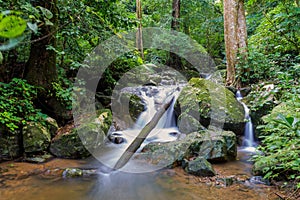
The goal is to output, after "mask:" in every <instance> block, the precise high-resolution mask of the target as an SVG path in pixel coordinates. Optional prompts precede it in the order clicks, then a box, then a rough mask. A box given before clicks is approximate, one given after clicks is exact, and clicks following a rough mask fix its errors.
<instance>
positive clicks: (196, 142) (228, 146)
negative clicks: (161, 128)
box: [140, 130, 237, 167]
mask: <svg viewBox="0 0 300 200" xmlns="http://www.w3.org/2000/svg"><path fill="white" fill-rule="evenodd" d="M142 152H143V154H142V155H140V157H142V158H145V159H146V160H147V161H149V162H150V163H152V164H154V165H159V166H165V167H171V166H176V165H178V164H180V163H182V162H183V160H185V159H187V160H190V159H193V158H197V157H203V158H204V159H206V160H210V161H227V160H233V159H235V158H236V155H237V145H236V136H235V134H234V133H233V132H231V131H222V132H221V133H219V132H218V131H212V130H203V131H199V132H193V133H190V134H188V135H187V136H186V137H185V138H183V139H181V140H179V141H173V142H166V143H160V142H155V143H149V144H148V145H146V146H145V147H144V148H143V150H142Z"/></svg>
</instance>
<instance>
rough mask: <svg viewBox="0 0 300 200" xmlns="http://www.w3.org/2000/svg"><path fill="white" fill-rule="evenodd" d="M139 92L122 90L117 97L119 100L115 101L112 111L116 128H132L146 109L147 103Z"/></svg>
mask: <svg viewBox="0 0 300 200" xmlns="http://www.w3.org/2000/svg"><path fill="white" fill-rule="evenodd" d="M137 93H138V91H137V90H129V91H122V92H121V93H120V94H118V96H117V97H116V98H117V99H118V101H113V104H112V108H113V109H112V111H113V121H114V126H115V130H118V131H119V130H126V129H128V128H131V127H132V126H133V125H134V124H135V122H136V120H137V118H138V117H139V115H140V114H141V113H142V112H143V111H144V110H145V104H144V102H143V101H142V100H141V98H140V97H139V96H138V95H137ZM126 105H127V106H126Z"/></svg>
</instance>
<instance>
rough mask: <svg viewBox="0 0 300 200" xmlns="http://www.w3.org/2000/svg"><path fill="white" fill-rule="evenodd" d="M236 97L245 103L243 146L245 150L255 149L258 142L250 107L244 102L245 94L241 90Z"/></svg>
mask: <svg viewBox="0 0 300 200" xmlns="http://www.w3.org/2000/svg"><path fill="white" fill-rule="evenodd" d="M236 99H237V100H238V101H239V102H240V103H241V104H242V105H243V107H244V110H245V120H246V125H245V130H244V138H243V143H242V148H243V150H247V151H255V150H256V146H257V144H256V142H255V139H254V129H253V124H252V121H251V117H250V109H249V108H248V107H247V105H246V104H245V103H244V102H242V101H241V100H242V99H243V96H242V94H241V92H240V91H239V90H238V91H237V93H236Z"/></svg>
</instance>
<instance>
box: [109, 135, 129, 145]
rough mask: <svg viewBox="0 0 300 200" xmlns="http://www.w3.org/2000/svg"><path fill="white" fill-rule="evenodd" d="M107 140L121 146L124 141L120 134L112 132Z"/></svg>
mask: <svg viewBox="0 0 300 200" xmlns="http://www.w3.org/2000/svg"><path fill="white" fill-rule="evenodd" d="M108 139H109V140H110V141H111V142H112V143H115V144H121V143H123V142H125V139H124V138H123V137H122V133H118V132H113V133H112V134H110V135H109V136H108Z"/></svg>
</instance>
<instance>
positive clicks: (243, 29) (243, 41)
mask: <svg viewBox="0 0 300 200" xmlns="http://www.w3.org/2000/svg"><path fill="white" fill-rule="evenodd" d="M237 31H238V34H237V36H238V55H239V58H238V60H237V63H236V64H238V63H240V64H242V65H245V64H246V62H247V60H248V49H247V46H248V44H247V37H248V36H247V25H246V16H245V7H244V0H239V8H238V30H237ZM249 71H250V69H246V68H244V67H243V68H242V69H241V71H240V77H238V81H237V88H240V87H242V86H243V85H242V81H241V80H240V78H244V79H247V80H248V78H249V77H248V75H249Z"/></svg>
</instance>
